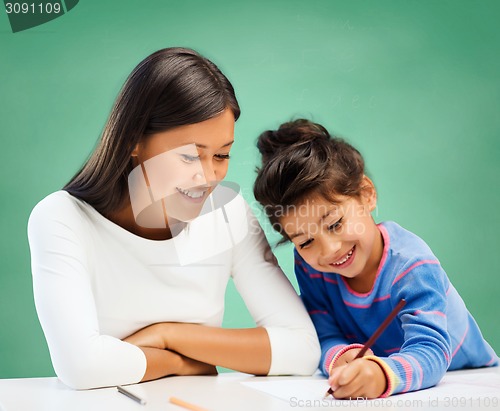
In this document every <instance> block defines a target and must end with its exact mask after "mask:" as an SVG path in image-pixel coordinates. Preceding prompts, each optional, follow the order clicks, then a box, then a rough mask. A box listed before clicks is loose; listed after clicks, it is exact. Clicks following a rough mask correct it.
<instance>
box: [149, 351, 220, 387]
mask: <svg viewBox="0 0 500 411" xmlns="http://www.w3.org/2000/svg"><path fill="white" fill-rule="evenodd" d="M139 348H140V349H141V350H142V351H143V352H144V355H145V356H146V363H147V366H146V372H145V373H144V376H143V377H142V380H141V382H142V381H150V380H155V379H157V378H162V377H165V376H167V375H207V374H216V373H217V370H216V369H215V367H214V366H213V365H210V364H204V363H202V362H199V361H196V360H193V359H191V358H187V357H184V356H183V355H181V354H178V353H176V352H171V351H169V350H162V349H158V348H151V347H139Z"/></svg>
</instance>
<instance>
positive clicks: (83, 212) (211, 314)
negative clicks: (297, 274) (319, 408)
mask: <svg viewBox="0 0 500 411" xmlns="http://www.w3.org/2000/svg"><path fill="white" fill-rule="evenodd" d="M222 211H223V210H221V209H218V210H215V211H212V212H209V213H207V214H204V215H202V216H200V217H198V218H197V219H195V220H193V221H191V222H190V223H189V225H188V227H187V228H186V229H184V230H183V231H182V232H181V233H180V234H179V235H177V236H176V237H174V238H173V239H169V240H164V241H154V240H149V239H145V238H142V237H139V236H136V235H134V234H132V233H130V232H128V231H126V230H125V229H123V228H122V227H120V226H118V225H116V224H114V223H113V222H111V221H110V220H108V219H106V218H105V217H103V216H102V215H101V214H100V213H98V212H97V211H96V210H95V209H94V208H93V207H91V206H90V205H88V204H87V203H85V202H83V201H80V200H78V199H76V198H75V197H73V196H71V195H70V194H69V193H67V192H65V191H58V192H55V193H53V194H51V195H49V196H47V197H46V198H45V199H43V200H42V201H41V202H40V203H38V204H37V205H36V207H35V208H34V209H33V211H32V214H31V216H30V219H29V223H28V238H29V244H30V249H31V264H32V273H33V289H34V297H35V304H36V309H37V313H38V316H39V319H40V323H41V325H42V328H43V331H44V334H45V337H46V339H47V343H48V347H49V351H50V355H51V359H52V363H53V366H54V369H55V371H56V374H57V375H58V377H59V378H60V379H61V380H62V381H63V382H64V383H65V384H67V385H69V386H71V387H73V388H77V389H87V388H95V387H104V386H113V385H119V384H129V383H136V382H139V381H140V380H141V379H142V377H143V376H144V373H145V370H146V358H145V356H144V353H143V352H142V351H141V350H140V349H139V348H138V347H136V346H134V345H132V344H129V343H126V342H123V341H121V339H123V338H125V337H127V336H128V335H130V334H132V333H134V332H135V331H137V330H139V329H140V328H143V327H145V326H148V325H150V324H153V323H157V322H187V323H197V324H204V325H209V326H221V324H222V319H223V313H224V295H225V290H226V285H227V283H228V280H229V278H230V277H232V278H233V280H234V283H235V286H236V288H237V290H238V292H239V293H240V294H241V296H242V298H243V300H244V301H245V304H246V306H247V307H248V310H249V312H250V314H251V315H252V317H253V319H254V320H255V322H256V324H257V325H258V326H262V327H265V329H266V330H267V333H268V335H269V339H270V342H271V350H272V362H271V368H270V371H269V374H311V373H313V372H314V371H315V369H316V368H317V366H318V364H319V357H320V349H319V343H318V340H317V336H316V332H315V330H314V327H313V325H312V323H311V321H310V319H309V317H308V315H307V313H306V311H305V309H304V307H303V305H302V302H301V301H300V299H299V297H298V296H297V294H296V292H295V290H294V289H293V287H292V286H291V284H290V283H289V281H288V279H287V278H286V276H285V275H284V274H283V272H282V271H281V270H280V269H279V268H278V267H277V266H276V265H274V264H273V263H271V262H268V261H266V258H265V257H264V254H265V253H266V252H267V251H268V250H269V248H268V247H269V246H268V243H267V241H266V239H265V236H264V234H263V232H262V229H261V228H260V226H259V224H258V222H257V220H256V218H255V217H254V216H253V214H252V213H251V211H250V208H249V207H248V205H247V204H246V203H245V202H244V200H243V199H242V197H241V196H237V197H236V198H235V199H233V200H232V201H231V202H230V203H229V204H227V205H226V206H225V207H224V212H225V214H226V215H224V213H223V212H222Z"/></svg>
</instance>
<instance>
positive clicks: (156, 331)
mask: <svg viewBox="0 0 500 411" xmlns="http://www.w3.org/2000/svg"><path fill="white" fill-rule="evenodd" d="M167 334H168V324H167V323H157V324H153V325H150V326H148V327H145V328H142V329H141V330H139V331H137V332H136V333H134V334H132V335H129V336H128V337H127V338H124V339H123V341H125V342H128V343H130V344H133V345H137V346H138V347H150V348H158V349H160V350H165V349H167V348H168V347H167V344H166V341H167Z"/></svg>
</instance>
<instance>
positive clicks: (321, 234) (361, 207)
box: [280, 176, 383, 293]
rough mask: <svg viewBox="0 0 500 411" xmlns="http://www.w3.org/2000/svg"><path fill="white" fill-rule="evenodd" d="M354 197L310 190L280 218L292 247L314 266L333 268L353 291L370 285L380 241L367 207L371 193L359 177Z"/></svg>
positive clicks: (366, 180)
mask: <svg viewBox="0 0 500 411" xmlns="http://www.w3.org/2000/svg"><path fill="white" fill-rule="evenodd" d="M362 186H363V189H362V194H361V196H360V197H359V198H357V197H347V196H337V199H338V202H336V203H332V202H331V201H329V200H327V199H325V198H323V197H321V196H319V195H315V196H312V197H310V198H308V199H307V200H305V201H303V202H302V203H301V204H299V205H297V206H295V207H289V208H288V209H287V213H286V214H285V216H283V217H282V218H281V219H280V223H281V225H282V227H283V230H284V232H285V233H286V235H287V236H288V238H289V239H290V240H291V241H292V242H293V243H294V245H295V247H296V248H297V251H298V253H299V254H300V255H301V256H302V258H304V260H305V261H306V262H307V263H308V264H309V265H310V266H311V267H313V268H314V269H316V270H318V271H322V272H330V273H337V274H340V275H342V276H343V277H345V278H346V280H347V282H348V283H349V285H350V286H351V288H353V289H354V290H355V291H358V292H363V293H365V292H368V291H370V290H371V288H372V286H373V282H374V280H375V276H376V273H377V269H378V265H379V263H380V260H381V258H382V251H383V241H382V236H381V234H380V231H379V230H378V228H377V226H376V224H375V222H374V220H373V218H372V216H371V212H372V211H373V210H374V209H375V206H376V202H377V196H376V191H375V187H374V186H373V183H372V182H371V180H370V179H369V178H368V177H366V176H365V177H363V183H362Z"/></svg>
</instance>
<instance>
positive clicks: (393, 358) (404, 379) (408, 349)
mask: <svg viewBox="0 0 500 411" xmlns="http://www.w3.org/2000/svg"><path fill="white" fill-rule="evenodd" d="M413 265H414V266H415V268H413V269H411V270H410V271H408V272H405V274H404V275H402V276H397V277H396V280H395V281H394V283H393V284H392V292H391V301H392V303H393V306H395V305H396V304H397V303H398V301H400V300H401V299H402V298H404V299H405V300H406V305H405V307H404V308H403V310H402V311H401V313H400V315H399V316H398V321H399V322H400V323H401V327H402V330H403V332H404V342H403V345H402V347H401V349H400V350H399V352H398V353H395V354H391V355H390V356H388V357H377V356H367V357H364V358H362V359H359V360H356V361H353V362H352V363H351V364H348V365H347V366H345V367H343V368H342V369H341V370H340V369H339V370H335V371H334V372H333V373H332V377H331V378H330V384H331V385H332V388H337V392H336V394H335V396H336V397H337V396H340V397H344V396H345V395H354V396H358V395H368V396H370V397H373V396H381V397H387V396H389V395H392V394H396V393H404V392H409V391H415V390H420V389H423V388H428V387H431V386H433V385H435V384H437V383H438V382H439V380H440V379H441V378H442V377H443V375H444V373H445V372H446V370H447V369H448V366H449V364H450V362H451V358H452V352H451V341H450V336H449V333H448V331H447V312H448V310H447V296H446V293H447V289H448V286H449V281H448V280H447V277H446V275H445V273H444V271H443V270H442V268H441V266H440V265H439V264H438V262H437V261H433V262H427V261H426V262H424V263H422V264H420V265H419V264H413ZM463 326H464V327H465V326H466V324H463ZM368 368H370V369H371V370H372V371H373V372H372V371H370V370H368ZM382 376H385V389H382V388H381V385H380V384H377V386H376V388H375V387H374V386H373V383H374V382H381V381H384V379H382ZM351 381H356V382H355V383H354V382H351ZM355 385H357V386H358V387H364V388H363V389H360V391H357V390H356V387H355ZM366 387H368V390H369V392H366V389H367V388H366ZM363 390H364V391H363Z"/></svg>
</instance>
